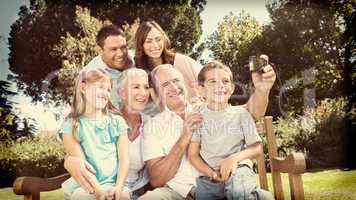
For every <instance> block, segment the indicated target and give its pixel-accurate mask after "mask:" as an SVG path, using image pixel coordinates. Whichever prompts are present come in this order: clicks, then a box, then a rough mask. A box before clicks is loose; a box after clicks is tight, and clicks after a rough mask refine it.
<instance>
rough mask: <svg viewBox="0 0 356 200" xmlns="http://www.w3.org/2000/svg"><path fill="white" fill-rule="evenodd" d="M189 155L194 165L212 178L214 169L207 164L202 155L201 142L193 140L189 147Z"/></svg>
mask: <svg viewBox="0 0 356 200" xmlns="http://www.w3.org/2000/svg"><path fill="white" fill-rule="evenodd" d="M188 157H189V161H190V162H191V163H192V165H193V166H194V167H195V168H196V169H197V170H198V171H199V172H201V173H203V174H204V175H205V176H208V177H210V178H212V174H213V172H214V170H213V169H212V168H211V167H210V166H209V165H207V164H206V163H205V162H204V161H203V159H202V158H201V156H200V144H199V143H198V142H191V143H190V145H189V148H188Z"/></svg>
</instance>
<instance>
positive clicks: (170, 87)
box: [156, 68, 186, 110]
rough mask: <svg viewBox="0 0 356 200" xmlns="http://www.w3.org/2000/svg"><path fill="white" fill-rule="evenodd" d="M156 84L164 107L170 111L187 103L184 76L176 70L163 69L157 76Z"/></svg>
mask: <svg viewBox="0 0 356 200" xmlns="http://www.w3.org/2000/svg"><path fill="white" fill-rule="evenodd" d="M156 84H157V86H158V87H157V88H158V90H159V96H160V98H162V100H163V105H165V106H167V107H168V108H169V109H172V110H174V109H177V108H178V107H179V106H184V105H185V103H186V100H185V94H186V88H185V86H184V80H183V76H182V74H180V72H178V71H176V70H175V69H173V68H172V69H161V70H160V71H158V72H157V74H156Z"/></svg>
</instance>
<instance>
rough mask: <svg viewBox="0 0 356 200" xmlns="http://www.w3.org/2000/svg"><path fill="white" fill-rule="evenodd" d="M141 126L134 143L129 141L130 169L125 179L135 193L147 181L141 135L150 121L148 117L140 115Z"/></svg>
mask: <svg viewBox="0 0 356 200" xmlns="http://www.w3.org/2000/svg"><path fill="white" fill-rule="evenodd" d="M141 119H142V124H141V126H140V129H139V131H140V134H139V135H138V136H137V137H136V138H135V140H134V141H129V158H130V167H129V170H128V173H127V177H126V183H127V184H128V186H129V188H130V189H131V190H132V191H135V190H137V189H139V188H141V187H143V186H144V185H146V184H147V183H148V181H149V178H148V172H147V170H146V168H145V163H144V162H143V158H142V138H143V136H142V134H143V125H144V124H145V123H146V122H147V121H148V120H149V119H150V117H149V116H147V115H145V114H141Z"/></svg>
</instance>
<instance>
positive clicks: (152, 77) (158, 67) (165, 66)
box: [150, 64, 183, 93]
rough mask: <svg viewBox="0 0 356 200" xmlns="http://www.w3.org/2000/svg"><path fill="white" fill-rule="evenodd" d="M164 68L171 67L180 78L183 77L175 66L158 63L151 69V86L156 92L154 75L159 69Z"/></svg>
mask: <svg viewBox="0 0 356 200" xmlns="http://www.w3.org/2000/svg"><path fill="white" fill-rule="evenodd" d="M165 69H171V70H173V71H176V72H177V73H178V74H179V75H180V76H181V77H182V78H183V75H182V73H181V72H180V71H178V70H177V69H176V68H174V67H173V65H171V64H161V65H158V66H157V67H155V68H154V69H153V70H152V71H151V74H150V76H151V81H152V86H153V88H154V89H155V92H156V93H157V92H158V85H157V79H156V75H157V73H158V72H159V71H161V70H165Z"/></svg>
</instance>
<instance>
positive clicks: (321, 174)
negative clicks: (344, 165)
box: [0, 170, 356, 200]
mask: <svg viewBox="0 0 356 200" xmlns="http://www.w3.org/2000/svg"><path fill="white" fill-rule="evenodd" d="M282 177H283V188H284V192H285V196H286V199H290V193H289V186H288V176H287V175H285V174H283V175H282ZM268 178H269V187H270V188H272V183H271V176H270V174H269V176H268ZM303 186H304V194H305V199H310V200H318V199H331V200H353V199H356V170H352V171H341V170H325V171H318V172H307V173H305V174H304V175H303ZM41 197H42V199H45V200H55V199H63V193H62V190H60V189H59V190H56V191H53V192H44V193H41ZM0 199H1V200H20V199H23V197H22V196H16V195H15V194H14V193H13V192H12V188H3V189H0Z"/></svg>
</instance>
